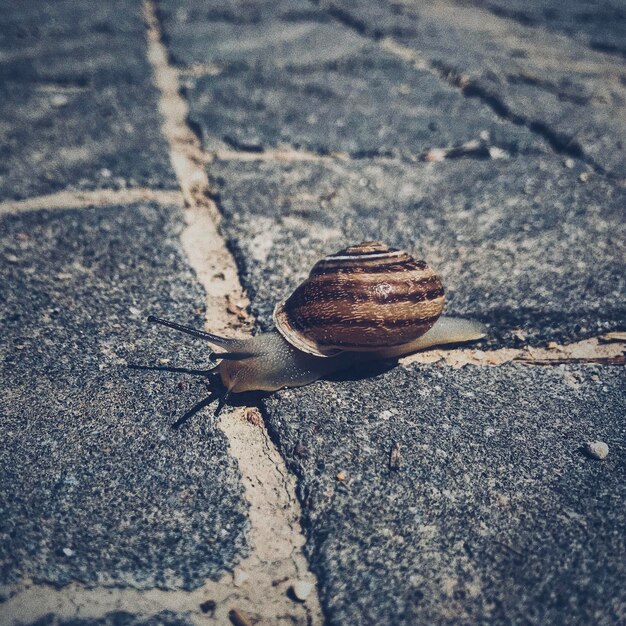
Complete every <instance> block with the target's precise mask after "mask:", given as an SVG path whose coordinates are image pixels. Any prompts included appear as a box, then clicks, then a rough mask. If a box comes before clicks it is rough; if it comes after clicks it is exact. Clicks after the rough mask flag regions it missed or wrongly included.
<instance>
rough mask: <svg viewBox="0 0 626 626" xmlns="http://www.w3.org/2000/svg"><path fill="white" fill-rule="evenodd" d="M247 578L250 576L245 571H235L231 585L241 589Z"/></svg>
mask: <svg viewBox="0 0 626 626" xmlns="http://www.w3.org/2000/svg"><path fill="white" fill-rule="evenodd" d="M248 578H250V574H248V572H246V571H245V570H242V569H238V570H235V573H234V574H233V585H235V587H241V585H243V584H244V583H245V582H246V580H248Z"/></svg>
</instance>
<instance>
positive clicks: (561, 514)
mask: <svg viewBox="0 0 626 626" xmlns="http://www.w3.org/2000/svg"><path fill="white" fill-rule="evenodd" d="M370 374H371V376H370V377H368V378H366V379H363V380H354V379H352V377H351V376H349V375H348V376H346V377H344V379H343V380H336V381H328V382H318V383H316V384H314V385H311V386H309V387H305V388H301V389H297V390H289V391H283V392H279V393H277V394H275V395H274V396H273V397H272V398H270V399H268V400H266V401H265V408H266V413H267V419H268V423H269V426H270V429H271V432H272V436H273V437H274V438H275V439H276V440H277V442H278V445H279V448H280V450H281V452H282V453H283V454H284V455H285V456H286V457H287V459H288V466H289V467H290V469H291V470H292V471H294V472H296V473H297V475H298V476H299V478H300V485H299V497H300V499H301V501H302V503H303V508H304V524H305V527H306V529H307V534H308V543H307V553H308V555H309V558H310V559H311V563H312V564H313V567H314V569H315V572H316V573H317V575H318V580H319V581H320V593H321V601H322V604H323V606H324V607H325V611H326V616H327V619H328V624H356V623H358V624H458V623H473V624H475V623H489V624H510V623H524V624H549V623H568V624H588V623H592V622H593V623H596V624H606V625H608V624H615V623H620V622H621V621H623V620H624V619H625V618H626V593H625V591H624V586H623V584H622V581H623V579H624V576H625V575H626V569H625V563H624V559H623V555H624V553H625V551H626V542H625V538H626V520H625V518H624V509H623V503H624V499H625V498H626V488H625V485H626V463H625V461H624V459H625V458H626V456H625V453H626V449H625V447H624V441H625V440H626V439H625V437H626V429H625V426H624V419H623V416H624V411H625V410H626V400H625V396H624V389H625V387H626V373H625V371H624V369H623V368H604V369H603V368H599V367H595V368H590V367H587V368H584V367H583V368H580V367H572V366H567V367H565V366H563V367H557V368H545V367H530V368H526V367H523V366H505V367H500V368H480V369H478V368H471V367H467V368H465V369H463V370H453V369H451V368H447V367H442V368H437V367H417V366H413V367H410V368H408V369H404V368H396V369H394V370H392V371H389V372H386V373H380V372H379V373H376V372H370ZM320 416H323V417H322V418H320ZM590 438H598V439H602V440H603V441H606V442H608V443H609V445H610V446H611V449H612V452H611V455H609V456H608V457H607V458H606V460H604V461H603V462H602V463H599V462H598V461H594V460H592V459H589V458H588V457H587V456H586V455H585V454H584V453H583V451H582V446H583V445H584V443H585V442H586V441H587V440H589V439H590ZM613 446H614V447H615V450H614V452H615V454H613ZM394 449H396V450H398V449H399V454H400V461H399V463H398V462H395V463H393V464H392V463H391V462H390V461H391V452H392V450H394ZM396 460H397V459H396Z"/></svg>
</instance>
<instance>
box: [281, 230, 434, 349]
mask: <svg viewBox="0 0 626 626" xmlns="http://www.w3.org/2000/svg"><path fill="white" fill-rule="evenodd" d="M444 299H445V298H444V292H443V285H442V284H441V280H440V279H439V276H438V275H437V274H435V272H434V271H433V270H432V269H430V268H429V267H428V265H426V263H424V261H417V260H415V259H414V258H413V257H412V256H411V255H410V254H407V253H406V252H404V251H402V250H396V249H394V248H388V247H387V246H385V245H384V244H381V243H378V242H375V241H367V242H364V243H360V244H357V245H354V246H350V247H348V248H345V249H344V250H340V251H339V252H337V253H335V254H331V255H330V256H327V257H326V258H324V259H322V260H321V261H318V262H317V263H316V264H315V266H314V267H313V269H312V270H311V273H310V274H309V277H308V278H307V279H306V280H305V281H304V282H303V283H302V284H301V285H299V286H298V287H297V288H296V290H295V291H294V292H293V293H292V294H291V295H290V296H289V298H287V300H285V301H284V302H282V303H280V304H278V305H277V306H276V308H275V309H274V323H275V324H276V328H277V329H278V331H279V332H280V333H281V334H282V335H283V337H284V338H285V339H286V340H287V341H288V342H289V343H290V344H291V345H293V346H294V347H296V348H298V349H299V350H302V351H303V352H307V353H309V354H314V355H317V356H332V355H334V354H336V353H337V352H338V351H347V350H350V351H352V350H355V351H371V352H375V351H377V350H382V349H384V348H389V347H391V346H399V345H403V344H407V343H410V342H411V341H413V340H415V339H417V338H418V337H420V336H421V335H423V334H424V333H425V332H426V331H427V330H428V329H429V328H430V327H431V326H432V325H433V324H434V323H435V322H436V321H437V318H438V317H439V316H440V315H441V312H442V311H443V304H444Z"/></svg>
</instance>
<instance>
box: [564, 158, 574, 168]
mask: <svg viewBox="0 0 626 626" xmlns="http://www.w3.org/2000/svg"><path fill="white" fill-rule="evenodd" d="M564 165H565V167H566V168H567V169H568V170H571V169H572V168H573V167H574V165H576V163H575V162H574V159H565V163H564Z"/></svg>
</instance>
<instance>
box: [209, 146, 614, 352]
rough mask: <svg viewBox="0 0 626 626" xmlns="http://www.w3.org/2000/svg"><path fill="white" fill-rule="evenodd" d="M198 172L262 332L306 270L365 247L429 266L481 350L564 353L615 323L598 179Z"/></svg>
mask: <svg viewBox="0 0 626 626" xmlns="http://www.w3.org/2000/svg"><path fill="white" fill-rule="evenodd" d="M209 172H210V176H211V180H212V185H213V188H214V192H215V194H216V197H217V199H218V202H219V206H220V209H221V210H222V212H223V213H224V216H225V219H224V221H223V223H222V229H223V230H224V232H225V234H226V235H227V236H228V238H229V240H230V244H231V247H232V249H233V251H234V252H235V254H236V257H237V260H238V263H239V266H240V268H241V276H242V280H243V283H244V285H245V287H246V289H247V291H248V294H249V295H250V297H251V301H252V309H253V311H254V313H255V315H256V316H257V319H258V320H259V321H260V324H261V326H262V327H263V328H267V327H269V326H270V325H271V314H272V310H273V307H274V305H275V303H276V302H278V301H279V299H281V298H282V297H284V296H286V295H287V294H288V293H290V291H291V290H292V289H293V288H295V286H296V285H297V284H298V283H299V282H300V281H301V280H303V279H304V278H305V277H306V276H307V274H308V272H309V270H310V268H311V267H312V266H313V264H314V263H315V262H316V260H318V259H319V258H321V257H322V256H325V255H326V254H330V253H332V252H336V251H337V250H340V249H341V248H342V247H344V246H345V245H346V244H349V243H354V242H358V241H363V240H371V239H374V240H382V241H385V242H387V243H388V244H389V245H394V246H397V247H401V248H406V249H410V250H413V251H414V252H415V253H416V254H417V255H418V256H420V257H422V258H424V259H426V260H427V261H428V262H429V263H430V264H431V265H432V266H433V267H435V268H436V269H437V270H438V271H439V272H440V273H441V275H442V278H443V283H444V286H445V288H446V290H447V297H448V302H447V308H446V312H447V313H448V314H454V315H463V316H468V317H472V318H476V319H479V320H482V321H483V322H485V323H488V324H489V325H490V331H489V334H490V340H489V341H488V342H486V343H485V344H483V345H490V346H519V345H520V337H521V336H524V335H525V339H524V341H523V343H524V344H526V343H530V344H531V345H545V344H546V342H548V341H558V342H562V343H569V342H572V341H576V340H578V339H581V338H584V337H587V336H594V335H597V334H600V333H602V332H606V331H607V330H609V329H617V328H624V327H625V326H626V309H625V308H624V300H623V293H624V288H625V285H624V275H623V260H624V258H625V257H626V250H625V247H624V242H625V241H626V236H625V235H626V233H624V223H623V217H622V214H623V206H624V193H625V190H624V189H622V188H619V187H616V186H614V185H612V184H611V183H610V182H608V181H607V180H605V179H603V178H602V177H600V176H596V177H591V178H590V179H589V181H588V182H587V183H582V182H581V181H580V180H579V177H578V172H577V171H576V169H573V170H569V169H567V168H565V167H564V166H563V162H562V160H561V159H558V158H556V157H549V156H542V157H536V158H527V157H520V158H510V159H502V160H496V161H493V160H476V159H457V160H446V161H444V162H441V163H433V164H426V163H414V164H407V163H398V162H392V161H381V160H376V161H370V160H360V161H353V162H343V161H338V160H330V159H327V160H325V161H323V162H322V161H318V162H308V163H304V162H300V161H299V162H293V163H276V162H267V161H265V162H263V161H256V162H246V163H244V162H239V161H219V160H218V161H215V162H214V163H212V164H211V167H210V170H209ZM518 329H520V330H521V331H522V333H523V334H520V333H519V332H518Z"/></svg>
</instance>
